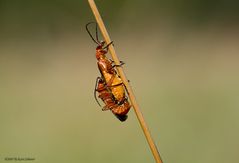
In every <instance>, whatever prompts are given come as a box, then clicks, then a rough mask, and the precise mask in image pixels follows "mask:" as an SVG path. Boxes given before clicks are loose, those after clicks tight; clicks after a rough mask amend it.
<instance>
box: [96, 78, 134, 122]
mask: <svg viewBox="0 0 239 163" xmlns="http://www.w3.org/2000/svg"><path fill="white" fill-rule="evenodd" d="M96 91H97V92H98V94H99V95H98V97H99V98H101V100H102V101H103V102H104V104H105V106H104V107H103V108H102V110H103V111H106V110H111V111H112V113H113V114H114V115H115V116H116V117H117V118H118V119H119V120H120V121H122V122H123V121H125V120H126V119H127V117H128V116H127V113H128V112H129V110H130V104H129V102H128V100H127V98H126V97H125V99H124V100H123V101H121V103H118V102H117V101H116V100H115V98H114V96H113V94H112V93H111V92H110V90H109V87H107V85H106V83H105V82H104V79H103V78H101V77H98V78H97V79H96V84H95V91H94V95H95V99H96V101H97V102H98V100H97V98H96ZM98 104H99V102H98ZM99 105H100V104H99Z"/></svg>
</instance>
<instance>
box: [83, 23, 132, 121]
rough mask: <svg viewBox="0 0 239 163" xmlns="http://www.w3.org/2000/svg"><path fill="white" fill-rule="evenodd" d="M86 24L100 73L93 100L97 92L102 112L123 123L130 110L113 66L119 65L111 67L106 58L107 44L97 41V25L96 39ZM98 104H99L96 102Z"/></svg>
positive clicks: (111, 62) (110, 62) (123, 89)
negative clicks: (110, 114)
mask: <svg viewBox="0 0 239 163" xmlns="http://www.w3.org/2000/svg"><path fill="white" fill-rule="evenodd" d="M89 24H91V23H88V24H87V25H86V30H87V32H88V34H89V35H90V37H91V38H92V40H93V41H94V42H95V43H96V44H98V46H97V48H96V59H97V64H98V68H99V71H100V73H101V77H98V78H97V81H96V87H95V92H94V93H95V99H96V101H97V102H98V100H97V98H96V91H97V92H98V94H99V95H98V97H99V98H100V99H101V100H102V101H103V102H104V104H105V106H104V107H103V109H102V110H111V111H112V113H113V114H114V115H115V116H116V117H117V118H118V119H119V120H120V121H125V120H126V119H127V115H126V114H127V113H128V112H129V110H130V107H131V106H130V104H129V102H128V99H127V97H126V95H125V87H124V84H123V82H122V80H121V78H120V76H119V75H118V74H117V71H116V70H115V68H114V67H115V66H121V65H113V61H111V60H109V59H108V58H107V57H106V55H105V54H106V53H107V52H108V47H109V45H111V44H112V42H111V43H109V44H108V45H106V46H105V41H99V40H98V32H97V25H96V39H94V37H93V36H92V35H91V33H90V32H89V29H88V25H89ZM98 104H99V102H98ZM99 105H100V104H99Z"/></svg>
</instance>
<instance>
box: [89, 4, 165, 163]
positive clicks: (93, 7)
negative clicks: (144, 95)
mask: <svg viewBox="0 0 239 163" xmlns="http://www.w3.org/2000/svg"><path fill="white" fill-rule="evenodd" d="M88 2H89V5H90V7H91V10H92V12H93V14H94V16H95V19H96V21H97V23H98V25H99V28H100V30H101V33H102V35H103V37H104V39H105V41H106V43H107V44H109V43H110V42H111V39H110V37H109V34H108V32H107V30H106V28H105V25H104V22H103V20H102V18H101V16H100V13H99V11H98V9H97V7H96V4H95V2H94V0H88ZM109 51H110V53H111V56H112V59H113V60H114V62H115V64H116V65H119V64H120V61H119V59H118V56H117V55H116V52H115V49H114V47H113V46H112V44H111V45H110V46H109ZM116 68H117V70H118V72H119V75H120V77H121V79H122V81H123V83H124V85H125V87H126V89H127V90H128V94H129V98H130V101H131V104H132V106H133V108H134V111H135V114H136V116H137V118H138V121H139V123H140V125H141V128H142V130H143V132H144V135H145V137H146V139H147V141H148V144H149V147H150V149H151V152H152V154H153V156H154V159H155V161H156V162H157V163H162V159H161V157H160V154H159V152H158V150H157V146H156V145H155V143H154V141H153V138H152V136H151V134H150V132H149V129H148V127H147V124H146V122H145V120H144V117H143V114H142V113H141V111H140V108H139V105H138V104H137V102H136V99H135V96H134V93H133V90H132V88H131V86H130V84H129V82H128V80H127V78H126V76H125V73H124V71H123V68H122V67H121V66H117V67H116Z"/></svg>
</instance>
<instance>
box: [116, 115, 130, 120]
mask: <svg viewBox="0 0 239 163" xmlns="http://www.w3.org/2000/svg"><path fill="white" fill-rule="evenodd" d="M115 116H116V117H117V118H118V119H119V120H120V121H121V122H124V121H125V120H126V119H127V118H128V116H127V115H120V114H115Z"/></svg>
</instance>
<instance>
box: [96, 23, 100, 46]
mask: <svg viewBox="0 0 239 163" xmlns="http://www.w3.org/2000/svg"><path fill="white" fill-rule="evenodd" d="M95 37H96V41H97V42H98V43H99V42H100V41H99V37H98V25H97V23H95Z"/></svg>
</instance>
